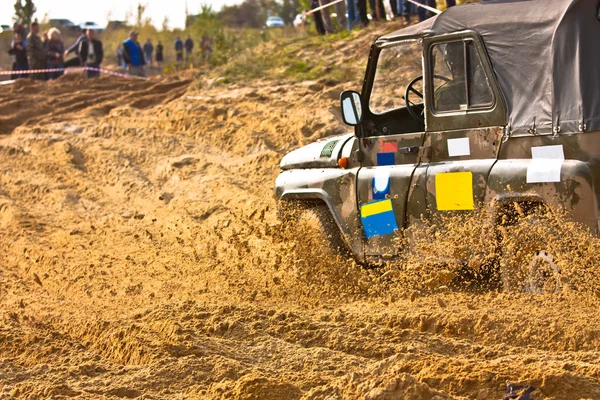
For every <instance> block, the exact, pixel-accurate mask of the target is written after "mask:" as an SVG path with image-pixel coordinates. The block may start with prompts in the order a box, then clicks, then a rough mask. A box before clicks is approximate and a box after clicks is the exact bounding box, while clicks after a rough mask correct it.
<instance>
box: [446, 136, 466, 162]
mask: <svg viewBox="0 0 600 400" xmlns="http://www.w3.org/2000/svg"><path fill="white" fill-rule="evenodd" d="M470 155H471V146H470V145H469V138H459V139H448V156H449V157H460V156H470Z"/></svg>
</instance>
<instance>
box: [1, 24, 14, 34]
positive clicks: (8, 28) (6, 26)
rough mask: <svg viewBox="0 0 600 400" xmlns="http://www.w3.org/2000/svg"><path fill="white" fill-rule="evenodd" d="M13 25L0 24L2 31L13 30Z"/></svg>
mask: <svg viewBox="0 0 600 400" xmlns="http://www.w3.org/2000/svg"><path fill="white" fill-rule="evenodd" d="M12 30H13V29H12V26H10V25H0V33H3V32H12Z"/></svg>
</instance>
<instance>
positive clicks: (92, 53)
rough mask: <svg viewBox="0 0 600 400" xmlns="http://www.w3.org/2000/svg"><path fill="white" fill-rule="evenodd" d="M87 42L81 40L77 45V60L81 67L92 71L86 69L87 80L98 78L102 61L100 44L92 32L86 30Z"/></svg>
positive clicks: (102, 54) (102, 51) (102, 50)
mask: <svg viewBox="0 0 600 400" xmlns="http://www.w3.org/2000/svg"><path fill="white" fill-rule="evenodd" d="M86 37H87V40H82V41H81V43H80V45H79V60H80V62H81V65H83V66H84V67H88V68H94V69H93V70H92V69H86V70H85V72H86V75H87V77H88V78H96V77H98V76H100V71H99V69H100V64H101V63H102V60H103V59H104V49H103V48H102V42H101V41H100V40H98V39H96V38H95V34H94V30H93V29H88V30H87V32H86Z"/></svg>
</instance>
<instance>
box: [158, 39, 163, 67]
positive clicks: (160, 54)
mask: <svg viewBox="0 0 600 400" xmlns="http://www.w3.org/2000/svg"><path fill="white" fill-rule="evenodd" d="M163 51H164V47H163V45H162V42H161V41H160V40H159V41H158V44H157V45H156V64H158V66H159V67H160V66H161V65H162V63H163V61H164V54H163Z"/></svg>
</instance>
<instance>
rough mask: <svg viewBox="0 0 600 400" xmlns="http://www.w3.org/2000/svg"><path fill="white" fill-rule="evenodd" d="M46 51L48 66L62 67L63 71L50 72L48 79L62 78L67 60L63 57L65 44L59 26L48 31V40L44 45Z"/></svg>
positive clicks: (53, 67) (52, 67)
mask: <svg viewBox="0 0 600 400" xmlns="http://www.w3.org/2000/svg"><path fill="white" fill-rule="evenodd" d="M44 51H45V53H46V68H48V69H61V71H50V72H48V74H47V76H48V79H56V78H60V77H61V76H62V75H63V74H64V73H65V71H64V68H65V60H64V58H63V57H64V52H65V45H64V43H63V41H62V38H61V37H60V31H59V30H58V29H57V28H50V30H49V31H48V40H47V41H46V44H45V46H44Z"/></svg>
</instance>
